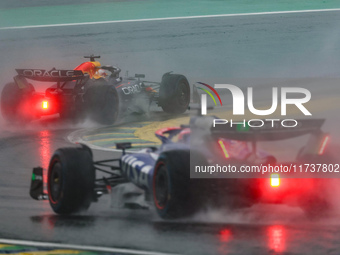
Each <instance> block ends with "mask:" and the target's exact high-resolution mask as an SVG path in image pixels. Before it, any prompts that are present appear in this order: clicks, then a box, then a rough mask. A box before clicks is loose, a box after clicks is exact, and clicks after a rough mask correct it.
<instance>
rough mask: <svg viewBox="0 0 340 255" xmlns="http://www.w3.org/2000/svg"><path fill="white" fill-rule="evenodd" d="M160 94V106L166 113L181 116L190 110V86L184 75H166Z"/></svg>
mask: <svg viewBox="0 0 340 255" xmlns="http://www.w3.org/2000/svg"><path fill="white" fill-rule="evenodd" d="M159 94H160V98H159V104H160V106H161V107H162V109H163V111H164V112H166V113H170V114H180V113H184V112H185V111H186V110H187V109H188V106H189V103H190V86H189V82H188V80H187V78H186V77H185V76H184V75H181V74H169V73H167V74H164V75H163V77H162V83H161V87H160V91H159Z"/></svg>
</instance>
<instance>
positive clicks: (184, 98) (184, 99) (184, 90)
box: [178, 81, 189, 106]
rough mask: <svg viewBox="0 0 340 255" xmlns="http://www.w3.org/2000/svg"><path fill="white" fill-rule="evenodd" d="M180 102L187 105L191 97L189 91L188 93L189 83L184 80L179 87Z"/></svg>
mask: <svg viewBox="0 0 340 255" xmlns="http://www.w3.org/2000/svg"><path fill="white" fill-rule="evenodd" d="M178 95H179V96H178V99H179V100H178V102H179V104H180V105H181V106H186V105H187V104H188V101H189V100H188V97H189V93H188V86H187V84H186V83H185V82H184V81H183V82H181V83H180V84H179V88H178Z"/></svg>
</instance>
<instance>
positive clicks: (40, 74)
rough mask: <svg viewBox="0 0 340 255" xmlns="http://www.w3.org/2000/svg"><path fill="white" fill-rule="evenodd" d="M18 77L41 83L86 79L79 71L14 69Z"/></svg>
mask: <svg viewBox="0 0 340 255" xmlns="http://www.w3.org/2000/svg"><path fill="white" fill-rule="evenodd" d="M15 70H16V71H17V73H18V76H19V77H23V78H26V79H31V80H35V81H42V82H66V81H74V80H81V79H84V78H85V77H87V75H84V73H83V72H82V71H80V70H57V69H52V70H50V71H47V70H44V69H15Z"/></svg>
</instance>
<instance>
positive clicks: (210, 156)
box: [30, 116, 329, 218]
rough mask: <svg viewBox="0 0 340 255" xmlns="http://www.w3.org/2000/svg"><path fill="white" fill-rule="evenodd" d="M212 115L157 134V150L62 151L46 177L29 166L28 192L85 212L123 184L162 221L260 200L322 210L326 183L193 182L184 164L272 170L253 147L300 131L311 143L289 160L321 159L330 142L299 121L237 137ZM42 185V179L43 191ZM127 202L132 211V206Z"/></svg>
mask: <svg viewBox="0 0 340 255" xmlns="http://www.w3.org/2000/svg"><path fill="white" fill-rule="evenodd" d="M212 118H213V117H202V116H198V117H193V118H192V119H191V123H190V125H186V126H181V127H172V128H164V129H160V130H158V131H157V132H156V134H155V135H156V136H157V137H158V138H159V139H160V140H161V141H162V145H161V146H160V147H159V148H156V147H150V148H145V149H142V150H140V151H138V152H133V153H130V152H129V153H127V152H126V149H128V148H130V147H131V144H130V143H120V144H117V148H118V149H121V150H122V156H121V157H120V158H116V159H108V160H101V161H94V160H93V156H92V151H91V149H90V148H88V147H87V146H85V145H81V146H79V147H78V148H74V147H73V148H60V149H58V150H56V151H55V153H54V155H53V156H52V158H51V161H50V164H49V169H48V174H47V178H43V169H42V168H40V167H38V168H34V169H33V176H32V182H31V189H30V195H31V197H32V198H34V199H36V200H43V199H48V200H49V202H50V205H51V207H52V209H53V211H54V212H56V213H57V214H72V213H77V212H79V211H81V210H86V209H87V208H89V206H90V204H91V203H92V202H95V201H97V199H98V198H99V197H100V196H102V195H104V194H111V195H113V196H114V195H115V192H116V191H115V190H116V189H117V188H118V187H121V186H123V185H132V186H133V187H135V188H136V189H135V190H134V191H132V192H130V194H128V193H126V194H125V195H124V196H123V197H125V198H128V197H131V196H133V195H135V194H136V190H138V191H139V193H140V194H143V198H144V200H143V202H145V204H144V205H143V208H145V207H146V206H147V207H154V208H155V209H156V211H157V213H158V215H159V216H160V217H161V218H180V217H187V216H190V215H192V214H194V213H195V212H197V211H198V210H201V209H202V208H204V207H205V206H206V205H212V206H223V207H225V206H226V207H231V208H239V207H243V206H251V205H253V204H256V203H261V202H266V203H267V202H269V203H286V202H288V203H291V204H293V205H298V206H300V207H302V208H303V209H304V210H305V211H306V212H308V213H310V214H313V213H316V212H317V213H318V212H320V209H321V208H322V209H323V210H325V209H326V208H328V206H329V205H328V203H327V201H326V200H325V199H324V198H323V197H320V196H319V195H320V194H322V193H320V192H319V193H318V191H320V189H321V188H322V186H323V185H324V183H325V182H324V181H323V180H325V179H313V178H309V179H306V178H305V179H298V178H280V176H279V175H278V174H274V175H270V174H269V175H264V176H259V175H257V176H255V177H254V178H253V177H252V178H248V177H247V176H246V175H245V176H243V178H237V177H233V176H232V178H220V177H219V176H216V177H215V178H191V177H192V176H191V173H193V172H192V171H194V170H195V169H191V167H190V166H192V165H200V166H204V165H205V166H207V165H213V164H215V163H217V162H218V163H219V164H227V163H228V164H232V165H238V166H241V165H251V166H254V165H258V166H259V165H261V166H264V165H269V164H272V165H275V164H278V163H277V162H276V158H275V157H274V156H273V155H271V154H270V153H268V152H265V151H262V150H260V149H256V143H257V142H258V141H263V140H270V141H273V140H282V139H287V138H291V137H296V136H301V135H305V134H308V135H310V139H309V140H308V142H307V145H306V146H304V147H302V148H301V149H300V152H299V153H298V155H297V157H296V159H295V162H303V161H305V160H307V159H308V160H312V159H314V160H315V159H317V160H321V159H323V160H324V159H325V155H324V152H325V148H326V144H327V142H328V140H329V136H328V134H326V133H323V132H322V131H321V129H320V128H321V125H322V124H323V122H324V120H303V121H300V125H299V127H297V129H294V130H293V131H292V130H291V129H290V131H288V130H284V129H282V128H281V129H280V128H278V129H275V128H274V129H271V130H270V131H268V130H265V129H264V130H263V129H261V130H260V131H258V130H252V129H251V128H250V129H248V130H247V131H246V132H245V131H244V130H243V131H242V132H241V133H240V130H239V129H238V128H226V129H221V128H219V129H216V130H215V129H213V128H212V126H211V123H212ZM195 132H199V133H200V141H199V143H201V146H200V145H198V144H196V145H195V147H193V144H195V143H196V142H194V143H193V141H192V140H193V138H194V137H193V133H195ZM195 139H196V138H195ZM286 164H288V163H287V162H286ZM208 175H209V173H208ZM210 177H211V176H210ZM256 177H262V178H256ZM263 177H268V178H263ZM43 180H45V182H46V180H47V194H46V193H44V190H43V189H44V181H43ZM302 183H303V185H301V184H302ZM118 193H119V192H118ZM137 193H138V192H137ZM129 204H130V206H129V207H130V208H131V207H132V208H136V206H131V203H129ZM126 205H128V203H126ZM145 205H146V206H145Z"/></svg>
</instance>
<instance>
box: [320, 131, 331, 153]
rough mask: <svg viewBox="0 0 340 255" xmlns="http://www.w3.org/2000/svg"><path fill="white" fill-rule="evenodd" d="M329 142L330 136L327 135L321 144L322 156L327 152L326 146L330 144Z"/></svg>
mask: <svg viewBox="0 0 340 255" xmlns="http://www.w3.org/2000/svg"><path fill="white" fill-rule="evenodd" d="M328 141H329V136H328V135H326V136H325V137H324V139H323V141H322V143H321V147H320V149H319V155H322V154H323V153H324V152H325V149H326V146H327V144H328Z"/></svg>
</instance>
